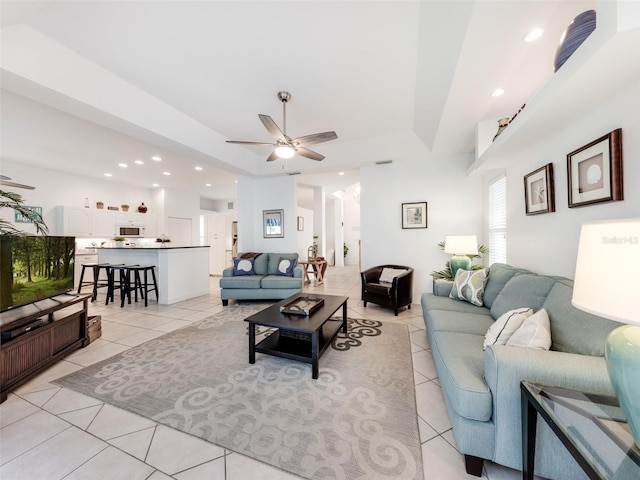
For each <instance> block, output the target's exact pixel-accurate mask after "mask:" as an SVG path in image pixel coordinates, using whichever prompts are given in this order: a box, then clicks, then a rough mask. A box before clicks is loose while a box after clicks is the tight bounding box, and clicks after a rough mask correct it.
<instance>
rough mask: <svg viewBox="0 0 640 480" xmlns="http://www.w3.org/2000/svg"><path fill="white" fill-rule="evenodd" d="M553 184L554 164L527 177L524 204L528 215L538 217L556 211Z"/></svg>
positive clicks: (548, 164) (549, 164)
mask: <svg viewBox="0 0 640 480" xmlns="http://www.w3.org/2000/svg"><path fill="white" fill-rule="evenodd" d="M554 190H555V188H554V184H553V163H547V164H546V165H545V166H543V167H540V168H539V169H537V170H534V171H533V172H531V173H529V174H528V175H525V177H524V203H525V212H526V214H527V215H538V214H540V213H550V212H555V211H556V202H555V191H554Z"/></svg>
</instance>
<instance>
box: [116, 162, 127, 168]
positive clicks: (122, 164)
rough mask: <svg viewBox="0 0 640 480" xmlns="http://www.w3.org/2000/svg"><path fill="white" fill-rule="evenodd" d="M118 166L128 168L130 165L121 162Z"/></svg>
mask: <svg viewBox="0 0 640 480" xmlns="http://www.w3.org/2000/svg"><path fill="white" fill-rule="evenodd" d="M118 166H119V167H120V168H127V167H128V166H129V165H127V164H126V163H119V164H118Z"/></svg>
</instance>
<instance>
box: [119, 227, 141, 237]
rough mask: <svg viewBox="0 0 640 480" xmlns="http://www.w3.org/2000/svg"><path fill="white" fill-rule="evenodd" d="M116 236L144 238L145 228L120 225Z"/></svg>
mask: <svg viewBox="0 0 640 480" xmlns="http://www.w3.org/2000/svg"><path fill="white" fill-rule="evenodd" d="M116 235H117V236H119V237H144V227H143V226H141V225H118V226H116Z"/></svg>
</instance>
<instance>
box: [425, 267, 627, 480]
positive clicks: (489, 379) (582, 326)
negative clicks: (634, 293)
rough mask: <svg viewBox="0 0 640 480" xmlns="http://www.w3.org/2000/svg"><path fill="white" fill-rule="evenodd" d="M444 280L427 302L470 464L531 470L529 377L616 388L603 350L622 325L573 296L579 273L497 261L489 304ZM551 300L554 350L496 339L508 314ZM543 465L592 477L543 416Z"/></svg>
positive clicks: (546, 471)
mask: <svg viewBox="0 0 640 480" xmlns="http://www.w3.org/2000/svg"><path fill="white" fill-rule="evenodd" d="M450 288H451V283H449V285H448V286H447V285H446V284H443V283H439V284H438V285H437V288H434V292H435V294H432V293H424V294H423V295H422V299H421V303H422V308H423V316H424V321H425V325H426V329H427V336H428V340H429V345H430V347H431V352H432V354H433V360H434V363H435V366H436V370H437V372H438V377H439V383H440V385H441V386H442V392H443V395H444V400H445V404H446V407H447V413H448V414H449V418H450V420H451V424H452V426H453V433H454V437H455V439H456V443H457V445H458V449H459V450H460V451H461V452H462V453H463V454H464V456H465V464H466V466H467V472H468V473H471V474H474V475H478V476H479V475H480V473H481V471H482V460H483V459H487V460H491V461H493V462H495V463H498V464H501V465H505V466H507V467H511V468H514V469H518V470H521V469H522V437H521V431H522V429H521V414H520V381H521V380H529V381H531V382H535V383H541V384H545V385H556V386H564V387H567V388H571V389H576V390H582V391H586V392H592V393H598V394H604V395H609V396H612V395H614V392H613V388H612V386H611V383H610V381H609V376H608V374H607V370H606V364H605V359H604V343H605V338H606V336H607V334H608V333H609V332H610V331H611V330H613V329H614V328H616V327H618V326H619V325H620V324H619V323H616V322H613V321H610V320H607V319H604V318H601V317H597V316H594V315H590V314H588V313H585V312H583V311H581V310H578V309H576V308H575V307H573V306H572V305H571V296H572V293H573V282H572V281H571V280H569V279H566V278H562V277H550V276H544V275H537V274H535V273H533V272H530V271H527V270H524V269H520V268H514V267H512V266H509V265H505V264H493V265H492V266H491V268H490V269H489V275H488V278H487V281H486V284H485V290H484V295H483V298H482V303H483V305H482V306H475V305H472V304H471V303H467V302H465V301H461V300H455V299H453V298H449V296H448V295H449V290H450ZM520 307H531V308H533V310H534V311H538V310H540V309H542V308H544V309H545V310H546V311H547V313H548V316H549V320H550V326H551V341H552V345H551V349H550V350H548V351H547V350H540V349H531V348H524V347H514V346H507V345H493V346H487V348H486V350H483V344H484V339H485V334H486V332H487V330H488V328H489V327H490V326H491V325H492V324H493V322H494V321H495V320H496V319H498V318H499V317H500V316H501V315H502V314H503V313H506V312H508V311H510V310H513V309H517V308H520ZM535 473H536V475H540V476H542V477H546V478H553V479H562V480H567V479H574V478H586V477H585V475H584V474H583V473H582V470H581V469H580V468H579V466H578V464H577V463H576V462H575V461H574V460H573V458H572V457H571V456H570V455H569V453H568V452H567V450H566V449H565V447H564V446H563V445H562V444H561V443H560V441H559V440H558V439H557V438H556V437H555V436H554V434H553V433H552V432H551V430H550V429H549V427H548V426H547V425H546V424H545V423H544V422H541V421H540V420H539V421H538V435H537V442H536V463H535Z"/></svg>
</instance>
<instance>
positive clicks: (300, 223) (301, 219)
mask: <svg viewBox="0 0 640 480" xmlns="http://www.w3.org/2000/svg"><path fill="white" fill-rule="evenodd" d="M298 231H299V232H302V231H304V217H300V216H299V217H298Z"/></svg>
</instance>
